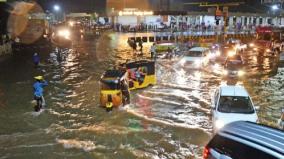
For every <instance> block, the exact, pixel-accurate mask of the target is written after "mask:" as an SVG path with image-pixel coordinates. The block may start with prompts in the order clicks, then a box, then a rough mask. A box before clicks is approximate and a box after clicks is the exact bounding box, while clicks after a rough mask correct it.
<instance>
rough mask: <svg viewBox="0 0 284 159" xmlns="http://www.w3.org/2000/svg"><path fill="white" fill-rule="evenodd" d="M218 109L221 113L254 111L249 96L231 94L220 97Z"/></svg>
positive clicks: (247, 112)
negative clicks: (233, 95)
mask: <svg viewBox="0 0 284 159" xmlns="http://www.w3.org/2000/svg"><path fill="white" fill-rule="evenodd" d="M218 111H219V112H223V113H245V114H252V113H254V109H253V106H252V103H251V100H250V98H249V97H232V96H221V97H220V100H219V106H218Z"/></svg>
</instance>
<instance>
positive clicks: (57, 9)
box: [53, 4, 60, 12]
mask: <svg viewBox="0 0 284 159" xmlns="http://www.w3.org/2000/svg"><path fill="white" fill-rule="evenodd" d="M53 9H54V10H55V11H56V12H58V11H59V10H60V6H59V5H57V4H56V5H54V6H53Z"/></svg>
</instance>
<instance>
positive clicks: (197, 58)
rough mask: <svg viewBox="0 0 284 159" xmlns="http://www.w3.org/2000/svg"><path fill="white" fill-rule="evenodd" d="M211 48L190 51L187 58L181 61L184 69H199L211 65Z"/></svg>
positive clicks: (195, 48) (198, 48)
mask: <svg viewBox="0 0 284 159" xmlns="http://www.w3.org/2000/svg"><path fill="white" fill-rule="evenodd" d="M208 54H209V48H206V47H194V48H192V49H190V50H189V51H188V52H187V53H185V56H184V57H183V58H182V59H181V61H180V64H181V65H182V66H184V67H189V68H193V69H199V68H201V67H202V66H205V65H207V64H208V63H209V58H208V57H207V55H208Z"/></svg>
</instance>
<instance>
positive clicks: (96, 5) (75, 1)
mask: <svg viewBox="0 0 284 159" xmlns="http://www.w3.org/2000/svg"><path fill="white" fill-rule="evenodd" d="M37 2H38V3H39V4H40V5H41V6H42V7H43V8H44V9H45V10H52V7H53V5H54V4H58V5H60V6H61V7H62V8H63V9H64V11H65V12H67V13H68V12H94V11H95V12H99V13H103V12H105V8H106V0H37Z"/></svg>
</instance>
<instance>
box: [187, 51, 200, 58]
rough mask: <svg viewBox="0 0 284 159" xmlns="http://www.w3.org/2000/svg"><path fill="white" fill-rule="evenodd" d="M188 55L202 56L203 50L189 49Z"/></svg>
mask: <svg viewBox="0 0 284 159" xmlns="http://www.w3.org/2000/svg"><path fill="white" fill-rule="evenodd" d="M186 56H191V57H202V52H201V51H189V52H188V53H187V54H186Z"/></svg>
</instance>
